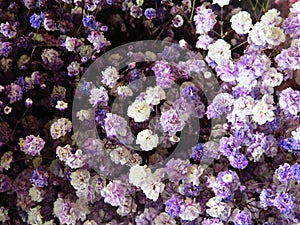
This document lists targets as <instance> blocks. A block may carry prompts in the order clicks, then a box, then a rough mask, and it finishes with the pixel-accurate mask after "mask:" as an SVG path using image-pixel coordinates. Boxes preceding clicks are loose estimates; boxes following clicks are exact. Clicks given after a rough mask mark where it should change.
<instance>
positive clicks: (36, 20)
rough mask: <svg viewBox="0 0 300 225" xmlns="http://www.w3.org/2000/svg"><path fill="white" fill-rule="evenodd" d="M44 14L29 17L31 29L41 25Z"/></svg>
mask: <svg viewBox="0 0 300 225" xmlns="http://www.w3.org/2000/svg"><path fill="white" fill-rule="evenodd" d="M43 20H44V14H43V13H41V14H40V15H37V14H36V13H34V14H32V15H31V16H30V24H31V27H33V28H39V27H40V26H41V25H42V24H43Z"/></svg>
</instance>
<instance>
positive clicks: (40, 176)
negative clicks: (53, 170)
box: [30, 168, 49, 188]
mask: <svg viewBox="0 0 300 225" xmlns="http://www.w3.org/2000/svg"><path fill="white" fill-rule="evenodd" d="M48 178H49V174H48V172H47V171H44V170H42V169H40V168H37V169H35V170H34V171H32V173H31V175H30V182H31V183H32V184H34V185H35V186H36V187H39V188H43V187H45V186H47V185H48Z"/></svg>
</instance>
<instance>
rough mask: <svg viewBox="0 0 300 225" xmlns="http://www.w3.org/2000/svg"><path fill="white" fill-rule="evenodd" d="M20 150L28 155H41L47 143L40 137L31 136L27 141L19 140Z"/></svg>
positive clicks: (27, 137)
mask: <svg viewBox="0 0 300 225" xmlns="http://www.w3.org/2000/svg"><path fill="white" fill-rule="evenodd" d="M19 145H20V150H21V151H22V152H24V153H26V154H28V155H31V156H36V155H40V152H41V151H42V149H43V148H44V146H45V141H44V140H43V139H42V138H41V137H40V136H39V135H38V136H34V135H32V134H31V135H29V136H26V138H25V139H23V138H20V139H19Z"/></svg>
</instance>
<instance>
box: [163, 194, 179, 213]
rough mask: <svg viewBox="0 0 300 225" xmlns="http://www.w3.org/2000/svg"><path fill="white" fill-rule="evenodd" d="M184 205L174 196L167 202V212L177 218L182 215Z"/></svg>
mask: <svg viewBox="0 0 300 225" xmlns="http://www.w3.org/2000/svg"><path fill="white" fill-rule="evenodd" d="M182 204H183V200H182V199H179V198H178V197H176V196H175V195H173V196H172V198H170V199H169V200H167V201H166V202H165V206H166V207H165V211H166V212H167V213H168V214H169V215H171V216H172V217H177V216H178V215H179V214H180V205H182Z"/></svg>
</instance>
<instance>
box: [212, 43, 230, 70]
mask: <svg viewBox="0 0 300 225" xmlns="http://www.w3.org/2000/svg"><path fill="white" fill-rule="evenodd" d="M207 57H208V58H209V59H211V60H213V61H214V62H215V63H216V64H217V65H222V64H224V62H225V61H227V60H229V59H230V58H231V51H230V44H228V43H227V42H226V41H224V40H223V39H218V40H217V41H215V42H214V43H212V44H210V45H209V46H208V53H207Z"/></svg>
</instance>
